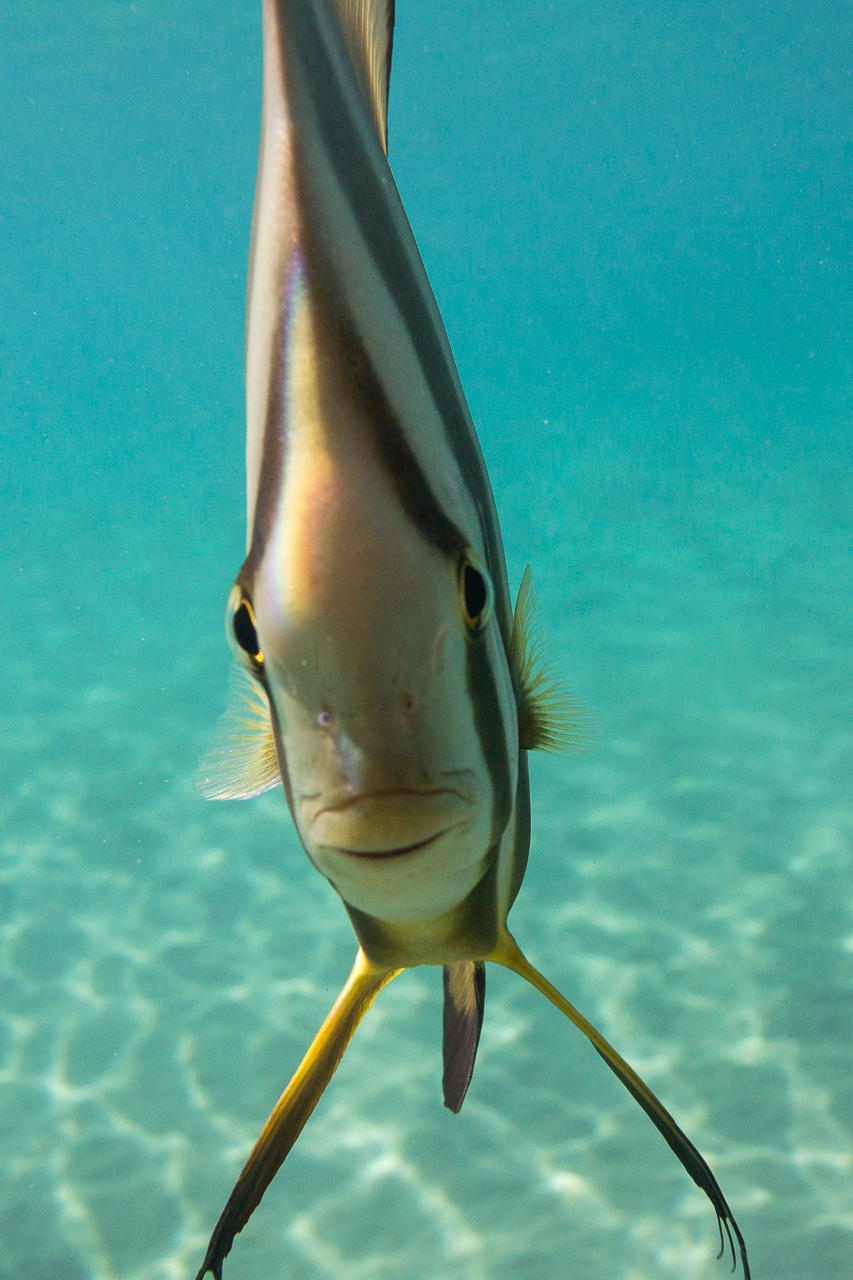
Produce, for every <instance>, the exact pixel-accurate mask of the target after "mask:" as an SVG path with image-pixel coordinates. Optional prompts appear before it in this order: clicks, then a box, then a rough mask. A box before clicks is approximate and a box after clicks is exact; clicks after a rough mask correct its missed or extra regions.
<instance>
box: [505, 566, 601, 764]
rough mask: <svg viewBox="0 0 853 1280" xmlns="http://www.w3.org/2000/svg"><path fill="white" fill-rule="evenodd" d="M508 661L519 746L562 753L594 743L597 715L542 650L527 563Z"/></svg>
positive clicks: (597, 733) (597, 735)
mask: <svg viewBox="0 0 853 1280" xmlns="http://www.w3.org/2000/svg"><path fill="white" fill-rule="evenodd" d="M509 659H510V666H511V668H512V672H513V675H514V677H515V681H516V687H517V689H518V693H519V708H518V729H519V745H520V746H521V747H522V749H523V750H526V751H550V752H553V753H554V754H557V755H563V754H570V753H580V752H583V751H591V750H592V749H593V748H594V747H597V746H598V744H599V743H600V741H601V737H602V732H601V724H600V721H599V719H598V717H597V715H596V713H595V712H594V711H592V710H591V709H590V708H589V707H587V706H585V705H584V703H583V702H581V700H580V699H579V698H577V697H576V696H575V695H574V693H573V692H572V691H571V689H570V688H569V686H568V684H567V683H566V681H565V680H564V679H563V677H562V676H561V675H560V672H559V670H558V669H557V666H556V664H555V663H554V662H553V661H551V659H550V658H548V657H547V655H546V653H545V646H544V641H543V639H542V630H541V627H540V626H539V622H538V619H537V616H536V593H535V591H534V589H533V578H532V576H531V573H530V565H527V566H526V567H525V570H524V573H523V575H522V578H521V585H520V587H519V588H518V596H517V597H516V602H515V613H514V616H513V622H512V636H511V638H510V645H509Z"/></svg>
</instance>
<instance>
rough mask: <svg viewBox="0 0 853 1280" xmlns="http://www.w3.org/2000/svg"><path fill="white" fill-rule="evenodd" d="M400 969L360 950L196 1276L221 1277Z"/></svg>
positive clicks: (217, 1279)
mask: <svg viewBox="0 0 853 1280" xmlns="http://www.w3.org/2000/svg"><path fill="white" fill-rule="evenodd" d="M398 973H399V969H377V968H375V967H374V966H372V965H371V964H370V962H369V961H368V960H367V958H366V957H365V954H364V952H363V951H362V950H361V949H359V952H358V955H357V956H356V960H355V964H354V965H353V968H352V972H351V973H350V976H349V978H348V979H347V981H346V984H345V986H344V988H343V990H342V991H341V994H340V995H339V996H338V998H337V1000H336V1001H335V1003H334V1005H333V1006H332V1009H331V1012H330V1013H329V1015H328V1017H327V1018H326V1020H325V1022H324V1023H323V1025H322V1027H321V1028H320V1030H319V1031H318V1032H317V1035H316V1036H315V1037H314V1041H313V1043H312V1045H311V1047H310V1049H309V1050H308V1052H307V1053H306V1055H305V1057H304V1058H303V1059H302V1062H301V1063H300V1065H299V1067H298V1069H297V1071H296V1074H295V1075H294V1077H293V1079H292V1080H291V1081H290V1084H289V1085H288V1086H287V1088H286V1089H285V1091H284V1093H283V1094H282V1095H281V1097H280V1098H279V1100H278V1102H277V1103H276V1105H275V1107H274V1108H273V1111H272V1114H271V1115H270V1118H269V1119H268V1120H267V1122H266V1124H265V1125H264V1127H263V1130H262V1131H261V1135H260V1137H259V1138H258V1140H257V1142H256V1143H255V1145H254V1147H253V1148H252V1151H251V1153H250V1155H249V1158H248V1160H247V1161H246V1163H245V1164H244V1165H243V1168H242V1170H241V1172H240V1176H239V1178H238V1179H237V1181H236V1182H235V1184H234V1187H233V1189H232V1191H231V1194H230V1196H229V1197H228V1200H227V1202H226V1205H225V1208H224V1209H223V1210H222V1213H221V1214H220V1216H219V1221H218V1222H217V1224H216V1226H215V1227H214V1229H213V1235H212V1236H211V1237H210V1243H209V1245H208V1246H207V1253H206V1254H205V1255H204V1262H203V1263H202V1264H201V1269H200V1270H199V1272H198V1273H197V1275H196V1280H204V1277H205V1276H206V1275H207V1274H208V1273H210V1274H211V1275H212V1276H214V1280H222V1264H223V1262H224V1261H225V1259H226V1258H227V1256H228V1254H229V1253H230V1252H231V1246H232V1245H233V1243H234V1237H235V1236H236V1235H237V1234H238V1233H239V1232H240V1231H242V1230H243V1228H244V1227H245V1225H246V1223H247V1222H248V1221H249V1219H250V1218H251V1216H252V1214H253V1213H254V1211H255V1209H257V1207H258V1205H259V1204H260V1202H261V1198H262V1196H263V1194H264V1192H265V1191H266V1189H267V1187H268V1186H269V1184H270V1183H271V1182H272V1180H273V1178H274V1177H275V1175H276V1174H277V1173H278V1170H279V1169H280V1168H281V1166H282V1164H283V1163H284V1160H285V1157H286V1156H287V1154H288V1152H289V1151H290V1149H291V1147H292V1146H293V1144H294V1142H295V1141H296V1139H297V1138H298V1137H299V1135H300V1133H301V1132H302V1129H303V1127H304V1125H305V1123H306V1121H307V1120H308V1118H309V1116H310V1115H311V1112H312V1111H313V1110H314V1108H315V1106H316V1105H317V1103H318V1102H319V1100H320V1098H321V1096H322V1094H323V1091H324V1089H325V1088H326V1085H327V1084H328V1083H329V1081H330V1080H331V1078H332V1076H333V1075H334V1074H335V1071H336V1070H337V1067H338V1065H339V1063H340V1061H341V1058H342V1057H343V1056H344V1051H345V1049H346V1047H347V1045H348V1044H349V1042H350V1040H351V1039H352V1036H353V1034H354V1032H355V1030H356V1028H357V1026H358V1024H359V1023H360V1022H361V1020H362V1018H363V1017H364V1015H365V1014H366V1013H367V1010H368V1009H369V1008H370V1006H371V1005H372V1004H373V1001H374V1000H375V999H376V996H377V995H378V994H379V992H380V991H381V990H382V988H383V987H384V986H385V985H386V983H388V982H390V981H391V979H392V978H393V977H395V976H396V975H397V974H398Z"/></svg>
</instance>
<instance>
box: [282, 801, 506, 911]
mask: <svg viewBox="0 0 853 1280" xmlns="http://www.w3.org/2000/svg"><path fill="white" fill-rule="evenodd" d="M309 803H310V802H309ZM312 807H313V809H314V812H313V814H312V815H311V819H310V820H309V821H308V822H307V823H306V829H305V831H304V834H303V839H304V843H305V846H306V849H307V852H308V854H309V857H310V858H311V861H312V862H313V863H314V865H315V866H316V867H317V869H318V870H319V871H320V872H321V873H322V874H323V875H324V876H326V878H327V879H328V880H329V881H330V882H331V883H332V885H333V886H334V888H335V889H336V890H337V891H338V893H339V894H340V895H341V897H342V898H343V899H344V901H345V902H347V903H349V904H350V905H351V906H354V907H356V908H358V909H359V910H362V911H366V912H368V913H369V914H371V915H375V916H378V917H379V918H382V919H386V920H399V921H404V920H425V919H429V918H431V917H432V916H435V915H438V914H440V913H441V912H443V911H446V910H448V909H449V908H450V907H452V906H454V905H456V903H457V902H459V901H461V900H462V899H463V898H464V897H466V896H467V894H468V893H469V892H470V891H471V889H472V888H473V887H474V885H475V884H476V883H477V882H478V880H479V879H480V877H481V876H482V874H483V869H484V858H485V856H486V853H487V851H488V845H489V833H490V826H491V823H490V814H489V806H488V805H485V804H483V803H477V801H476V799H475V798H474V797H473V796H472V797H469V796H467V795H463V794H462V793H461V792H460V791H452V790H444V789H442V790H433V791H426V792H418V791H407V792H393V793H385V794H373V795H369V796H357V797H353V798H351V799H349V800H347V801H345V802H343V803H341V804H336V805H327V806H325V807H319V806H318V804H317V802H316V801H314V802H313V805H312ZM306 816H307V815H306Z"/></svg>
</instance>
